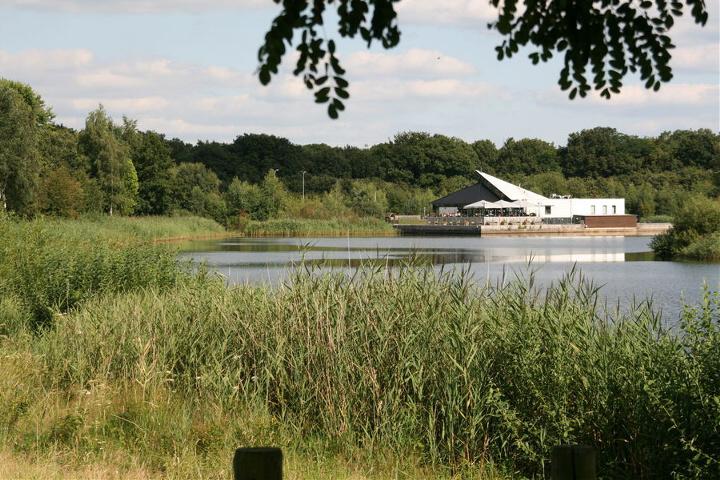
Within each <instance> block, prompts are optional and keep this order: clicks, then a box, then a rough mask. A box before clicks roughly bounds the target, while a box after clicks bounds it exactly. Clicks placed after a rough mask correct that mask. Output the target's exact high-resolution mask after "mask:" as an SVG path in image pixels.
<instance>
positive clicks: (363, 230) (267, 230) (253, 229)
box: [242, 217, 395, 237]
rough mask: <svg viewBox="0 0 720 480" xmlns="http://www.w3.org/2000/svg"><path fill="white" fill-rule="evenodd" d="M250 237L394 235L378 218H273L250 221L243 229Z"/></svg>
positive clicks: (387, 225)
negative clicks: (262, 220)
mask: <svg viewBox="0 0 720 480" xmlns="http://www.w3.org/2000/svg"><path fill="white" fill-rule="evenodd" d="M242 233H243V234H245V235H247V236H250V237H262V236H281V237H311V236H342V235H353V236H363V235H366V236H367V235H394V234H395V230H394V229H393V227H392V225H390V224H389V223H387V222H385V221H384V220H381V219H377V218H370V217H367V218H359V219H331V220H310V219H271V220H266V221H264V222H256V221H250V222H248V223H247V225H245V226H244V228H243V229H242Z"/></svg>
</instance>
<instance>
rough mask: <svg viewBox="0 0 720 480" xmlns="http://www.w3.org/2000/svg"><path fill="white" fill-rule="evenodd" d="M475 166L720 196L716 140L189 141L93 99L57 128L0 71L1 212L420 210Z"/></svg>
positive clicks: (583, 186) (672, 196) (676, 198)
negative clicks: (118, 114)
mask: <svg viewBox="0 0 720 480" xmlns="http://www.w3.org/2000/svg"><path fill="white" fill-rule="evenodd" d="M477 169H479V170H483V171H486V172H489V173H491V174H494V175H498V176H500V177H502V178H506V179H508V180H509V181H512V182H515V183H518V184H521V185H522V186H523V187H525V188H528V189H530V190H535V191H537V192H538V193H542V194H545V195H550V194H553V193H556V194H563V195H573V196H576V197H582V196H613V197H624V198H626V204H627V208H628V211H630V212H632V213H637V214H639V215H641V216H643V217H649V216H653V215H674V214H675V213H676V212H677V211H678V209H679V208H680V206H681V204H682V202H683V200H684V199H685V198H688V197H689V196H705V197H716V196H718V194H720V173H719V172H720V135H719V134H718V133H717V132H713V131H711V130H707V129H701V130H676V131H673V132H665V133H662V134H661V135H659V136H657V137H639V136H634V135H627V134H624V133H622V132H618V131H617V130H615V129H613V128H606V127H598V128H592V129H587V130H583V131H580V132H576V133H572V134H570V135H569V137H568V141H567V144H566V145H564V146H556V145H554V144H552V143H549V142H546V141H544V140H541V139H534V138H523V139H514V138H509V139H508V140H507V141H505V143H504V144H503V145H501V146H499V147H498V146H496V145H495V144H494V143H493V142H492V141H490V140H478V141H475V142H466V141H464V140H462V139H459V138H454V137H448V136H445V135H431V134H428V133H422V132H403V133H399V134H397V135H396V136H395V137H394V138H393V139H391V140H389V141H387V142H383V143H379V144H377V145H373V146H369V147H365V148H360V147H353V146H345V147H333V146H328V145H325V144H311V145H297V144H294V143H292V142H290V141H289V140H288V139H285V138H281V137H277V136H273V135H265V134H243V135H240V136H238V137H237V138H236V139H235V140H234V141H233V142H231V143H221V142H203V141H200V142H198V143H197V144H189V143H186V142H183V141H181V140H178V139H168V138H166V137H165V136H164V135H163V134H161V133H157V132H153V131H142V130H140V129H139V128H138V125H137V122H136V121H134V120H131V119H128V118H123V119H122V121H121V122H116V121H114V120H113V119H112V118H110V116H109V115H108V113H107V112H106V111H105V110H104V108H103V107H102V106H100V107H99V108H98V109H96V110H94V111H92V112H90V113H89V114H88V116H87V118H86V121H85V126H84V128H83V129H81V130H75V129H71V128H67V127H65V126H62V125H59V124H57V123H55V122H54V115H53V112H52V109H51V108H49V107H48V106H47V105H45V103H44V101H43V99H42V98H41V97H40V96H39V95H37V93H35V92H34V91H33V90H32V88H31V87H29V86H28V85H24V84H22V83H18V82H13V81H9V80H0V207H4V209H5V210H8V211H11V212H15V213H16V214H18V215H22V216H34V215H39V214H45V215H57V216H70V217H72V216H78V215H82V214H88V213H108V214H119V215H130V214H135V215H168V214H183V213H191V214H196V215H201V216H206V217H211V218H214V219H216V220H218V221H220V222H222V223H226V224H228V223H229V224H232V223H235V222H238V221H242V219H244V218H250V219H256V220H264V219H268V218H273V217H278V216H292V217H300V218H308V217H309V218H330V217H337V216H353V215H354V216H381V215H383V214H384V213H386V212H395V213H401V214H418V213H422V212H423V210H427V209H429V208H430V203H431V201H432V200H433V199H434V198H437V197H439V196H442V195H445V194H447V193H449V192H452V191H455V190H457V189H459V188H462V187H464V186H466V185H469V184H471V183H474V182H475V181H476V180H477V176H476V174H475V173H474V171H475V170H477ZM303 172H304V173H303Z"/></svg>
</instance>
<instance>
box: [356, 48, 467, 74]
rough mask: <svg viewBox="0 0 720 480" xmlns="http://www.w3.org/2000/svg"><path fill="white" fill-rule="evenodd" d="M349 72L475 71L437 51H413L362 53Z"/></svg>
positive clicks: (419, 72)
mask: <svg viewBox="0 0 720 480" xmlns="http://www.w3.org/2000/svg"><path fill="white" fill-rule="evenodd" d="M345 63H346V66H347V68H348V70H349V71H350V72H351V73H352V74H353V75H355V76H359V77H368V76H372V77H376V76H379V75H380V76H393V77H398V76H432V77H438V76H439V77H442V76H465V75H470V74H472V73H475V67H473V66H472V65H470V64H469V63H466V62H463V61H462V60H460V59H457V58H455V57H451V56H447V55H444V54H443V53H442V52H440V51H437V50H426V49H420V48H413V49H410V50H407V51H405V52H401V53H375V52H368V51H360V52H356V53H353V54H352V55H350V56H349V57H348V59H347V60H346V62H345Z"/></svg>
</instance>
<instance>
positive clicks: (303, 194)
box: [302, 170, 307, 203]
mask: <svg viewBox="0 0 720 480" xmlns="http://www.w3.org/2000/svg"><path fill="white" fill-rule="evenodd" d="M306 173H307V172H306V171H305V170H303V171H302V201H303V203H305V174H306Z"/></svg>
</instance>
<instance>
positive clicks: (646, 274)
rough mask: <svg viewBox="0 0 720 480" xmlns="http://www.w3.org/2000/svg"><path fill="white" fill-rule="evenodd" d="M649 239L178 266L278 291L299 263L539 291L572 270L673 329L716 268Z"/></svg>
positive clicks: (248, 247)
mask: <svg viewBox="0 0 720 480" xmlns="http://www.w3.org/2000/svg"><path fill="white" fill-rule="evenodd" d="M650 240H651V237H485V238H482V237H372V238H363V237H354V238H344V237H343V238H337V237H334V238H229V239H223V240H219V241H218V240H214V241H202V242H190V243H188V244H186V245H184V248H183V253H182V254H181V257H182V258H186V259H192V260H193V261H195V262H205V263H206V264H207V266H208V267H209V268H210V269H211V270H214V271H216V272H218V273H220V274H222V275H223V276H225V277H226V278H227V280H228V282H229V283H231V284H236V283H245V282H248V283H269V284H277V283H278V282H280V281H282V280H284V279H286V278H287V277H288V275H289V273H290V270H291V269H292V267H293V265H297V264H299V263H300V262H302V261H304V262H305V263H306V264H312V265H316V266H318V268H321V269H341V270H348V269H350V270H352V269H355V268H357V267H358V266H360V265H361V264H368V263H374V264H377V263H381V264H383V265H387V266H388V267H389V268H392V266H394V265H397V264H398V263H400V262H403V261H406V260H407V259H408V258H409V257H416V258H418V259H420V260H422V261H426V262H428V263H432V264H433V265H435V266H437V268H440V267H442V268H444V269H446V270H447V269H448V268H450V269H452V268H456V269H458V270H460V269H465V270H467V271H469V273H470V274H471V275H472V276H473V278H474V279H475V281H477V282H481V283H483V284H485V283H486V282H491V283H493V284H495V283H496V282H497V281H498V280H500V279H501V278H503V276H505V278H509V277H511V276H513V275H515V274H520V275H525V276H526V275H527V273H528V272H529V270H530V269H532V270H533V271H534V272H535V278H536V280H537V283H538V284H539V285H549V284H550V283H552V282H553V281H557V280H558V279H560V278H562V277H563V276H564V275H565V274H566V273H567V272H568V271H570V270H571V269H572V268H573V266H576V267H577V268H578V269H579V270H580V271H581V272H582V274H583V275H584V276H585V277H586V278H588V279H590V280H592V281H593V282H594V283H595V284H596V285H599V286H602V289H601V295H602V298H603V299H605V300H606V301H607V302H608V304H616V303H617V302H620V303H621V304H622V305H629V304H631V302H633V300H638V301H639V300H644V299H648V298H649V299H652V302H653V305H654V306H655V308H656V309H657V310H660V311H661V312H662V313H663V316H664V319H665V320H666V321H667V322H669V323H674V320H676V319H677V318H678V315H679V313H680V312H681V310H682V305H683V304H684V303H691V304H696V303H697V302H698V301H699V300H700V299H701V298H702V292H703V286H704V285H705V284H707V285H708V286H709V287H710V288H711V289H713V290H720V264H717V263H714V264H713V263H697V262H667V261H657V260H654V259H653V255H652V253H651V250H650V247H649V243H650Z"/></svg>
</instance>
